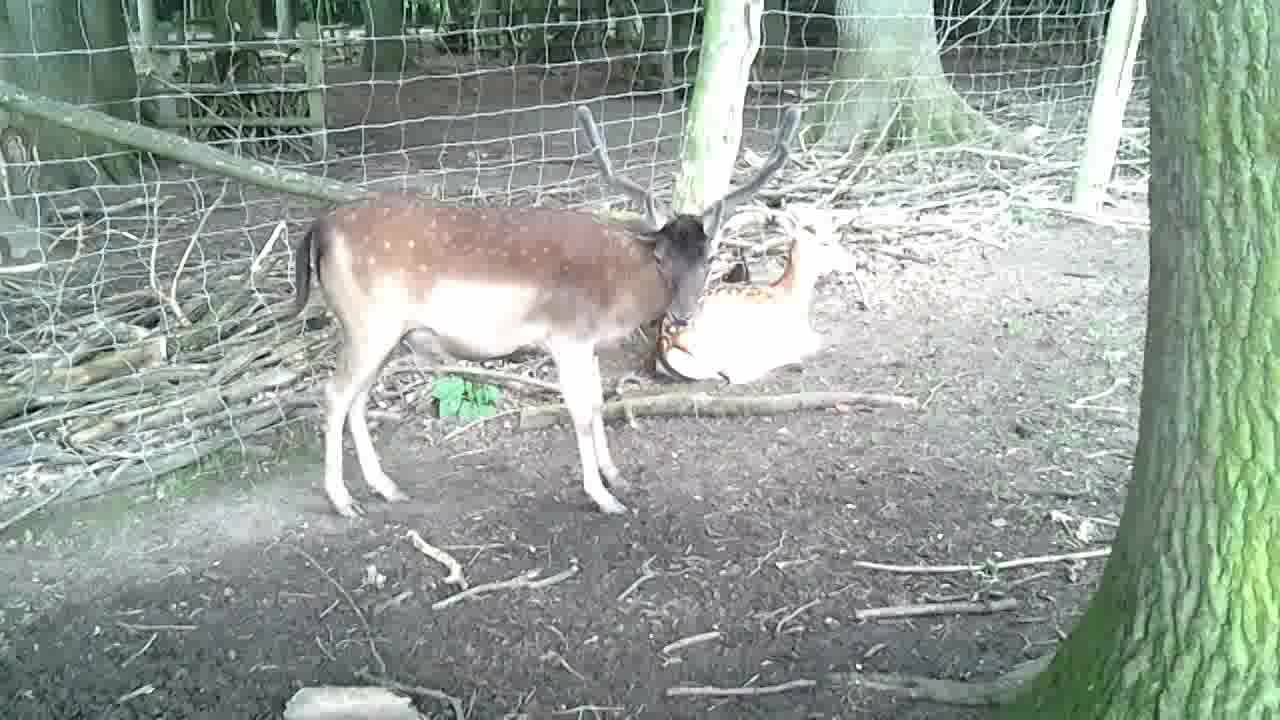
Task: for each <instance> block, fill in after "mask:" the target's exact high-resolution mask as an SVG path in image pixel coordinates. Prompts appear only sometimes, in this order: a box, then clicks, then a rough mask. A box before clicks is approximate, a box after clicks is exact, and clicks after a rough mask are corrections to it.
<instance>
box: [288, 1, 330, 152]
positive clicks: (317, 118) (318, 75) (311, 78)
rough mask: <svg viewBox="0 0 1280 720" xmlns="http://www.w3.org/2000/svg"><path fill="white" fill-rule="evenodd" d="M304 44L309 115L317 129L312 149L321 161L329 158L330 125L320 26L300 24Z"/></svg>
mask: <svg viewBox="0 0 1280 720" xmlns="http://www.w3.org/2000/svg"><path fill="white" fill-rule="evenodd" d="M296 32H297V36H298V39H299V40H301V42H302V69H303V71H304V73H305V76H306V83H307V115H308V116H309V117H310V118H311V121H312V123H313V126H314V127H316V128H317V130H316V134H315V135H314V136H313V137H314V141H313V145H312V147H313V148H314V149H315V151H316V154H317V155H319V156H320V160H321V161H324V160H327V159H328V157H329V125H328V119H327V118H326V117H325V113H324V44H323V43H321V42H320V26H318V25H317V24H316V23H314V22H300V23H298V25H297V28H296Z"/></svg>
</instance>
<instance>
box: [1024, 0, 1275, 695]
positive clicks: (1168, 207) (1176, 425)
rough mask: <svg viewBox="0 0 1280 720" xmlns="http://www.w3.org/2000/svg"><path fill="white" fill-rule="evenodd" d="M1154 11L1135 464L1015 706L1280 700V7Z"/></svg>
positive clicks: (1176, 1) (1234, 3) (1186, 6)
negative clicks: (1083, 602)
mask: <svg viewBox="0 0 1280 720" xmlns="http://www.w3.org/2000/svg"><path fill="white" fill-rule="evenodd" d="M1149 23H1150V25H1149V28H1148V29H1149V31H1150V39H1151V45H1150V48H1151V50H1150V52H1151V65H1150V67H1151V70H1150V72H1151V76H1152V82H1151V193H1150V198H1151V201H1150V202H1151V233H1150V235H1151V240H1150V243H1151V276H1150V277H1151V279H1150V291H1149V292H1150V296H1149V300H1148V309H1147V317H1148V319H1147V345H1146V350H1145V356H1144V370H1143V388H1142V417H1141V421H1140V427H1139V437H1138V446H1137V452H1136V454H1135V457H1134V470H1133V477H1132V480H1131V482H1130V487H1129V495H1128V498H1127V501H1126V503H1125V509H1124V515H1123V517H1122V519H1121V522H1120V527H1119V530H1118V532H1117V536H1116V540H1115V543H1114V545H1113V550H1112V555H1111V558H1110V560H1109V562H1108V564H1107V568H1106V572H1105V573H1104V574H1103V578H1102V582H1101V585H1100V586H1099V588H1098V591H1097V593H1096V594H1095V595H1094V597H1093V599H1092V602H1091V603H1090V606H1089V608H1088V610H1087V612H1086V613H1085V614H1084V616H1083V617H1082V618H1081V620H1080V622H1079V624H1078V625H1077V626H1076V627H1075V629H1074V630H1073V632H1072V633H1071V635H1070V636H1069V637H1068V638H1067V640H1066V641H1064V642H1063V644H1062V646H1061V647H1060V648H1059V650H1058V652H1057V655H1056V656H1055V657H1054V659H1053V662H1052V663H1051V664H1050V665H1049V667H1048V669H1047V670H1046V671H1045V672H1044V673H1042V674H1041V675H1040V677H1038V678H1037V679H1036V681H1035V682H1034V683H1033V684H1032V685H1031V686H1030V688H1029V691H1028V692H1026V693H1024V694H1023V695H1022V696H1021V697H1019V698H1018V699H1017V700H1016V701H1015V703H1014V704H1013V705H1011V706H1009V707H1007V708H1005V711H1004V717H1007V718H1036V719H1037V720H1039V719H1041V718H1043V719H1044V720H1068V719H1069V720H1100V719H1102V718H1108V719H1111V718H1114V719H1115V720H1154V719H1155V718H1160V719H1161V720H1179V719H1181V718H1196V719H1197V720H1200V719H1203V720H1218V719H1219V718H1222V719H1225V718H1231V720H1246V719H1249V718H1275V717H1280V466H1278V465H1280V348H1278V347H1277V345H1278V344H1280V217H1277V213H1278V212H1280V207H1278V206H1277V204H1276V200H1275V195H1276V192H1277V190H1276V188H1280V163H1277V154H1278V153H1280V147H1278V146H1277V145H1276V143H1275V138H1277V137H1280V94H1277V92H1276V89H1277V81H1276V78H1277V77H1280V60H1278V59H1277V57H1278V55H1277V54H1278V53H1280V38H1278V37H1277V35H1276V33H1275V31H1274V29H1275V28H1276V27H1280V8H1277V7H1276V6H1275V5H1274V4H1268V3H1267V2H1266V0H1222V1H1220V2H1216V3H1201V2H1196V1H1195V0H1173V1H1171V2H1167V3H1163V4H1162V6H1161V8H1160V11H1159V12H1156V13H1154V14H1152V15H1151V16H1150V18H1149ZM1273 44H1275V47H1273ZM1272 51H1275V52H1272Z"/></svg>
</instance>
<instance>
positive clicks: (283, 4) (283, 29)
mask: <svg viewBox="0 0 1280 720" xmlns="http://www.w3.org/2000/svg"><path fill="white" fill-rule="evenodd" d="M295 34H296V33H295V29H294V25H293V0H276V37H277V38H279V39H280V40H292V39H293V38H294V36H295Z"/></svg>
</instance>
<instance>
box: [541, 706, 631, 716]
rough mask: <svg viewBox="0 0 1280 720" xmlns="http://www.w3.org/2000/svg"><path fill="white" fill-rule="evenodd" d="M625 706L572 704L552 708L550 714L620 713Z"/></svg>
mask: <svg viewBox="0 0 1280 720" xmlns="http://www.w3.org/2000/svg"><path fill="white" fill-rule="evenodd" d="M623 710H626V708H624V707H621V706H619V705H574V706H573V707H571V708H565V709H564V710H552V711H551V714H552V715H579V716H580V715H582V714H583V713H602V712H609V713H620V712H622V711H623Z"/></svg>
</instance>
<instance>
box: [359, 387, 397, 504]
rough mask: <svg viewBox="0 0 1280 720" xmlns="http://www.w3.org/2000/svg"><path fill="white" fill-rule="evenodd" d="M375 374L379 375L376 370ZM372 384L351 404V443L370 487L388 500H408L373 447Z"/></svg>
mask: <svg viewBox="0 0 1280 720" xmlns="http://www.w3.org/2000/svg"><path fill="white" fill-rule="evenodd" d="M374 376H375V377H376V376H377V372H376V371H375V372H374ZM372 385H373V383H372V381H370V382H369V383H368V384H367V385H365V387H364V389H363V390H361V391H360V392H359V394H357V395H356V398H355V402H353V403H352V404H351V412H350V414H348V415H347V421H348V423H350V427H351V444H353V445H355V446H356V459H357V460H358V461H359V462H360V472H361V473H362V474H363V475H364V481H365V482H366V483H368V485H369V487H370V488H372V489H373V491H374V492H376V493H378V494H379V495H381V496H382V498H383V499H384V500H386V501H387V502H402V501H404V500H408V499H409V496H408V495H406V494H405V493H404V491H403V490H401V489H400V488H399V487H398V486H397V485H396V483H395V481H394V480H392V479H391V478H390V477H389V476H388V475H387V473H386V472H384V471H383V469H382V463H381V462H379V461H378V453H377V451H376V450H374V449H373V438H372V437H371V436H370V435H369V418H368V408H369V389H370V386H372Z"/></svg>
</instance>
